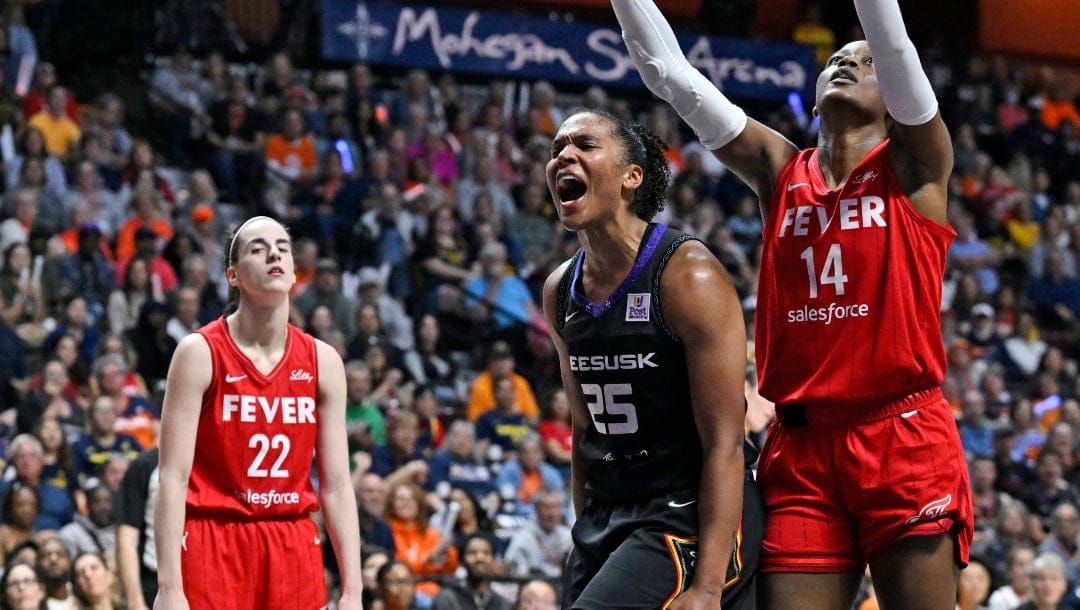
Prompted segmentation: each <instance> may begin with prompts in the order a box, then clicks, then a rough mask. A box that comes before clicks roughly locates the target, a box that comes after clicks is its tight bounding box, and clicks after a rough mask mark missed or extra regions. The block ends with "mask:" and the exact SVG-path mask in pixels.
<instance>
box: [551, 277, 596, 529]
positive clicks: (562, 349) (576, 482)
mask: <svg viewBox="0 0 1080 610" xmlns="http://www.w3.org/2000/svg"><path fill="white" fill-rule="evenodd" d="M569 265H570V261H566V262H565V263H563V264H561V265H559V267H558V268H556V269H555V271H553V272H552V273H551V275H549V276H548V279H547V281H545V282H544V317H545V318H546V319H547V323H548V328H550V329H551V341H552V343H554V344H555V351H556V352H558V354H559V371H560V372H561V373H562V382H563V390H565V391H566V401H567V402H569V403H570V419H571V422H572V426H573V439H574V440H573V443H572V447H574V448H576V447H578V446H579V443H580V442H581V436H582V435H583V434H584V433H585V430H586V429H587V427H588V426H589V425H590V424H591V423H592V418H591V417H590V416H589V408H588V407H586V406H585V401H584V399H583V398H582V397H581V385H580V384H579V383H578V382H577V379H576V378H575V377H574V373H573V371H571V370H570V358H569V354H568V353H567V351H566V343H565V342H564V341H563V338H562V335H561V334H560V333H559V331H558V329H559V328H560V326H559V324H558V311H559V308H558V302H557V301H558V295H559V282H560V281H561V280H562V277H563V274H564V273H566V269H567V267H569ZM578 456H579V453H578V451H576V450H573V449H571V451H570V491H571V494H572V496H571V497H572V499H573V501H574V514H576V515H578V516H580V515H581V509H582V507H584V506H585V471H584V470H583V464H582V463H581V460H580V458H579V457H578Z"/></svg>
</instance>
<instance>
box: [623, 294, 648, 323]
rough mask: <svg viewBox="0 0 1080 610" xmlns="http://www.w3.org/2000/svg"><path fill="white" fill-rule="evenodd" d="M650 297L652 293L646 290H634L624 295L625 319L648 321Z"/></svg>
mask: <svg viewBox="0 0 1080 610" xmlns="http://www.w3.org/2000/svg"><path fill="white" fill-rule="evenodd" d="M651 299H652V295H651V294H649V293H648V292H641V293H639V292H634V293H630V294H628V295H626V321H627V322H648V321H649V302H650V301H651Z"/></svg>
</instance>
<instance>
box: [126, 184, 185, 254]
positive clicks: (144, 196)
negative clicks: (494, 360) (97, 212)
mask: <svg viewBox="0 0 1080 610" xmlns="http://www.w3.org/2000/svg"><path fill="white" fill-rule="evenodd" d="M131 207H132V208H134V209H135V216H134V217H133V218H132V219H131V220H129V221H127V223H125V224H124V226H123V227H121V228H120V231H119V232H117V234H116V258H117V260H120V261H123V260H126V259H128V258H131V256H132V255H133V254H135V232H136V231H138V230H139V229H141V228H142V227H147V228H149V229H150V230H151V231H153V232H154V235H156V236H157V238H158V239H159V240H161V242H163V243H164V242H166V241H168V240H170V239H172V237H173V228H172V223H170V222H169V221H168V220H166V219H165V218H163V216H162V213H161V200H160V196H159V194H158V192H157V191H155V190H152V189H149V188H144V189H139V190H137V191H135V193H134V194H132V195H131Z"/></svg>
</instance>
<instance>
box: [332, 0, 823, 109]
mask: <svg viewBox="0 0 1080 610" xmlns="http://www.w3.org/2000/svg"><path fill="white" fill-rule="evenodd" d="M322 7H323V11H322V12H323V23H322V26H323V28H322V31H323V40H322V49H323V57H324V58H325V59H327V60H333V61H358V60H359V61H364V62H367V63H372V64H382V65H392V66H407V67H415V68H425V69H429V70H445V71H454V72H469V73H478V74H489V75H492V76H500V77H510V78H519V79H539V78H543V79H547V80H551V81H561V82H574V83H581V84H598V85H602V86H603V85H612V86H619V87H643V86H644V85H643V83H642V82H641V79H640V78H639V77H638V74H637V71H636V70H635V69H634V65H633V63H631V61H630V57H629V56H628V55H627V53H626V47H625V46H624V45H623V41H622V37H621V36H620V34H619V30H618V29H617V27H611V26H604V25H598V24H588V23H578V22H573V23H566V22H562V21H554V20H549V19H541V18H535V17H524V16H520V15H512V14H510V13H502V12H496V11H469V10H462V9H451V8H438V7H435V6H430V5H423V4H397V3H394V4H390V3H385V2H364V1H357V0H322ZM678 38H679V44H680V45H681V46H682V48H683V50H684V51H685V52H686V56H687V58H688V59H689V60H690V63H691V64H693V65H694V66H695V67H697V68H698V69H699V70H701V72H702V73H703V74H705V76H707V77H709V78H710V79H711V80H712V81H713V82H714V83H716V84H717V86H719V87H720V89H721V90H723V91H724V93H726V94H727V95H728V96H730V97H733V98H747V99H763V100H775V101H783V100H784V99H785V98H786V96H787V95H788V93H790V92H792V91H796V92H798V93H800V94H802V95H803V96H804V98H805V99H813V93H814V90H813V88H814V79H815V77H816V76H817V66H816V63H815V59H814V51H813V48H812V47H809V46H805V45H798V44H789V43H764V42H752V41H747V40H739V39H732V38H721V37H719V36H702V35H687V34H682V35H679V37H678Z"/></svg>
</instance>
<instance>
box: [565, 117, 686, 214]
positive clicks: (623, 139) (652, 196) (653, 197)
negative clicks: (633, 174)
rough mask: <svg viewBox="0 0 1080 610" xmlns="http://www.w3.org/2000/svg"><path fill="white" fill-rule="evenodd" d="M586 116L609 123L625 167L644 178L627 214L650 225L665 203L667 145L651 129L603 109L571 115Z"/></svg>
mask: <svg viewBox="0 0 1080 610" xmlns="http://www.w3.org/2000/svg"><path fill="white" fill-rule="evenodd" d="M581 113H589V114H595V115H597V116H600V117H603V118H605V119H607V121H608V122H609V123H611V135H613V136H615V138H616V139H618V140H619V142H620V143H622V146H623V151H624V154H625V156H624V159H623V161H624V162H625V163H631V164H634V165H637V166H639V167H641V169H642V171H643V172H644V178H643V179H642V181H641V186H640V187H638V190H637V192H636V193H634V199H633V200H632V201H631V202H630V210H631V211H633V212H634V214H636V215H637V217H638V218H640V219H642V220H644V221H650V220H652V219H653V217H654V216H656V215H657V214H658V213H659V212H660V210H663V209H664V205H665V204H666V201H665V199H664V196H665V194H666V193H667V190H668V186H669V184H670V183H671V168H670V167H668V163H667V159H666V158H665V157H664V151H665V150H667V149H668V145H667V143H666V142H664V141H663V140H661V139H660V136H658V135H656V134H655V133H653V131H652V130H651V129H649V128H648V127H646V126H644V125H640V124H638V123H628V122H627V121H625V120H624V119H622V118H620V117H619V116H618V115H616V114H614V113H612V112H611V111H609V110H605V109H603V108H581V109H578V110H575V111H574V112H572V113H571V115H574V114H581Z"/></svg>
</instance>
